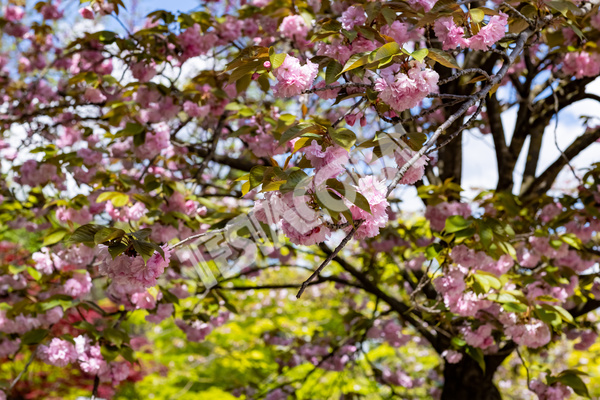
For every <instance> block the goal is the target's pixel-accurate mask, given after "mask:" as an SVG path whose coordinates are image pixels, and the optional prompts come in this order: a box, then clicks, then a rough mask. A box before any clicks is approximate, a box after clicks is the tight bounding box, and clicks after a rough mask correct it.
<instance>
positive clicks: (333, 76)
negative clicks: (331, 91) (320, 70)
mask: <svg viewBox="0 0 600 400" xmlns="http://www.w3.org/2000/svg"><path fill="white" fill-rule="evenodd" d="M343 68H344V67H343V66H342V64H340V63H339V62H337V61H335V60H331V61H330V62H329V64H327V69H326V70H325V83H326V84H328V85H331V84H332V83H333V82H335V81H337V79H338V75H339V74H340V72H342V69H343Z"/></svg>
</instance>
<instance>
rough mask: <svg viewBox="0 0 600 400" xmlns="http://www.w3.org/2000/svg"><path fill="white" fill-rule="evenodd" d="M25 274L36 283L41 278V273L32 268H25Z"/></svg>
mask: <svg viewBox="0 0 600 400" xmlns="http://www.w3.org/2000/svg"><path fill="white" fill-rule="evenodd" d="M27 272H28V273H29V275H31V277H32V278H33V279H35V280H36V281H39V280H40V279H41V278H42V273H41V272H40V271H38V270H37V269H35V268H33V267H27Z"/></svg>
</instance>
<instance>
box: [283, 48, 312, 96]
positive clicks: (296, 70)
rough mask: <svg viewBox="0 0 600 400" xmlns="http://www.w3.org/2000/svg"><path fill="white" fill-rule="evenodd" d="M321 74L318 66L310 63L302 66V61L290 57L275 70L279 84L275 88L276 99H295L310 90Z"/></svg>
mask: <svg viewBox="0 0 600 400" xmlns="http://www.w3.org/2000/svg"><path fill="white" fill-rule="evenodd" d="M318 72H319V66H318V64H314V63H312V62H310V61H307V62H306V65H303V66H300V61H299V60H298V59H297V58H296V57H293V56H290V55H288V56H287V57H286V58H285V60H284V61H283V64H281V66H280V67H279V68H277V69H276V70H275V77H276V78H277V84H276V85H275V86H274V87H273V94H274V95H275V96H276V97H293V96H297V95H299V94H301V93H302V92H303V91H305V90H308V89H310V87H311V85H312V83H313V81H314V80H315V78H316V77H317V73H318Z"/></svg>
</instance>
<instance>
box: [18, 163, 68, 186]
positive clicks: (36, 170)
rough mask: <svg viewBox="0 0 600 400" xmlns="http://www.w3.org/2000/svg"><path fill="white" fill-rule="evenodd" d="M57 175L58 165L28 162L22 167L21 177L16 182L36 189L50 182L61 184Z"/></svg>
mask: <svg viewBox="0 0 600 400" xmlns="http://www.w3.org/2000/svg"><path fill="white" fill-rule="evenodd" d="M57 174H58V171H57V168H56V165H52V164H49V163H38V162H36V161H35V160H27V161H25V162H24V163H23V165H21V171H20V176H19V177H17V178H16V180H18V181H19V182H20V183H22V184H23V185H29V186H31V187H35V186H38V185H44V184H46V183H48V182H54V183H59V182H60V181H59V180H58V175H57Z"/></svg>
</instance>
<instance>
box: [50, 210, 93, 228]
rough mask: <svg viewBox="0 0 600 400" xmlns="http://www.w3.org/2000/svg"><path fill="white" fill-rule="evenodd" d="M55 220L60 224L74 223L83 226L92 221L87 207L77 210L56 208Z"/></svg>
mask: <svg viewBox="0 0 600 400" xmlns="http://www.w3.org/2000/svg"><path fill="white" fill-rule="evenodd" d="M56 219H58V220H59V221H60V222H65V223H66V222H68V221H71V222H75V223H76V224H79V225H85V224H87V223H88V222H90V221H91V220H92V214H90V210H89V208H88V207H87V206H85V207H82V208H81V209H79V210H76V209H74V208H65V207H58V208H57V209H56Z"/></svg>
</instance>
